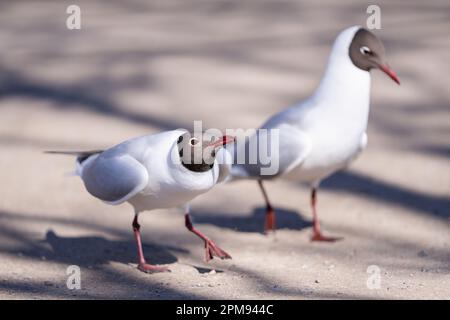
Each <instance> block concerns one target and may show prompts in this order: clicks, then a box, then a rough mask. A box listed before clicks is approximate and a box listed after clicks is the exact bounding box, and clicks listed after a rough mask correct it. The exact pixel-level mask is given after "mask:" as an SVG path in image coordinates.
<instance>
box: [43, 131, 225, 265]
mask: <svg viewBox="0 0 450 320" xmlns="http://www.w3.org/2000/svg"><path fill="white" fill-rule="evenodd" d="M232 141H233V138H232V137H229V136H223V137H220V138H218V139H217V138H214V137H213V136H211V135H207V134H200V135H193V134H191V133H189V132H187V131H185V130H174V131H166V132H162V133H158V134H153V135H145V136H142V137H138V138H134V139H130V140H127V141H125V142H122V143H120V144H118V145H116V146H114V147H112V148H110V149H107V150H104V151H89V152H60V151H49V153H57V154H74V155H76V156H77V160H76V166H77V168H76V173H77V175H79V176H80V177H81V179H82V180H83V182H84V185H85V187H86V190H87V191H88V192H89V193H90V194H91V195H93V196H94V197H96V198H99V199H100V200H103V201H104V202H106V203H108V204H111V205H118V204H121V203H124V202H128V203H130V204H131V205H132V206H133V207H134V211H135V215H134V219H133V223H132V227H133V231H134V236H135V239H136V243H137V251H138V258H139V260H138V262H139V264H138V269H139V270H141V271H144V272H162V271H169V270H168V269H167V267H165V266H156V265H151V264H149V263H147V262H146V260H145V257H144V252H143V250H142V242H141V234H140V225H139V223H138V217H139V213H140V212H142V211H146V210H153V209H160V208H170V207H175V206H181V205H184V206H185V208H186V213H185V224H186V227H187V228H188V230H189V231H191V232H193V233H194V234H196V235H197V236H198V237H200V238H201V239H202V240H203V241H204V243H205V259H206V260H207V261H208V260H210V259H212V258H213V257H214V256H216V257H219V258H221V259H229V258H231V257H230V255H229V254H228V253H226V252H225V251H224V250H222V249H221V248H219V247H218V246H217V245H216V244H215V243H214V241H212V240H211V239H209V238H208V237H206V236H205V235H204V234H202V233H201V232H200V231H198V230H197V229H196V228H195V227H194V226H193V225H192V222H191V218H190V215H189V205H188V203H189V201H191V200H192V199H194V198H195V197H197V196H198V195H200V194H202V193H205V192H207V191H208V190H209V189H211V188H212V187H213V186H214V185H215V184H216V183H217V181H218V178H219V164H218V161H217V160H216V151H217V149H218V148H220V147H222V146H224V145H226V144H228V143H230V142H232Z"/></svg>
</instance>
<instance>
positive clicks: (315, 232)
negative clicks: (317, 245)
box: [311, 188, 342, 242]
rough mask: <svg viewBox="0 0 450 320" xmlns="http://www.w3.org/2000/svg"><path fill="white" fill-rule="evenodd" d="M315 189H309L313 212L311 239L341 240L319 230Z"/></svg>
mask: <svg viewBox="0 0 450 320" xmlns="http://www.w3.org/2000/svg"><path fill="white" fill-rule="evenodd" d="M316 205H317V191H316V188H313V189H312V190H311V207H312V212H313V235H312V237H311V241H325V242H335V241H337V240H341V239H342V238H340V237H326V236H324V235H323V234H322V232H321V231H320V222H319V216H318V215H317V209H316Z"/></svg>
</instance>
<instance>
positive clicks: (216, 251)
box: [205, 239, 231, 262]
mask: <svg viewBox="0 0 450 320" xmlns="http://www.w3.org/2000/svg"><path fill="white" fill-rule="evenodd" d="M214 256H216V257H218V258H220V259H222V260H223V259H231V256H230V255H229V254H228V253H227V252H226V251H224V250H222V249H221V248H219V246H217V245H216V244H215V243H214V241H212V240H209V239H207V240H205V260H206V262H208V261H209V260H212V259H213V258H214Z"/></svg>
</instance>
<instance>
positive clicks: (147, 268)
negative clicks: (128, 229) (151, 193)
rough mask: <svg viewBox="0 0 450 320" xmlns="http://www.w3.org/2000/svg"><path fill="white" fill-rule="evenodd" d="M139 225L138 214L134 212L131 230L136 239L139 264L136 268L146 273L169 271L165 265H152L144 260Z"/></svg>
mask: <svg viewBox="0 0 450 320" xmlns="http://www.w3.org/2000/svg"><path fill="white" fill-rule="evenodd" d="M140 229H141V225H140V224H139V223H138V215H137V214H136V215H135V216H134V220H133V231H134V238H135V239H136V244H137V250H138V257H139V264H138V269H139V270H141V271H143V272H146V273H154V272H169V271H170V270H169V269H167V267H164V266H154V265H151V264H149V263H147V262H146V261H145V257H144V251H143V250H142V241H141V231H140Z"/></svg>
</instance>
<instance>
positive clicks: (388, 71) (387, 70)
mask: <svg viewBox="0 0 450 320" xmlns="http://www.w3.org/2000/svg"><path fill="white" fill-rule="evenodd" d="M378 67H379V68H380V70H381V71H383V72H384V73H386V74H387V75H388V76H389V77H390V78H391V79H392V80H394V81H395V82H396V83H397V84H398V85H400V80H399V79H398V77H397V74H396V73H395V72H394V70H392V69H391V68H390V67H389V66H388V65H387V64H380V65H379V66H378Z"/></svg>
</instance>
